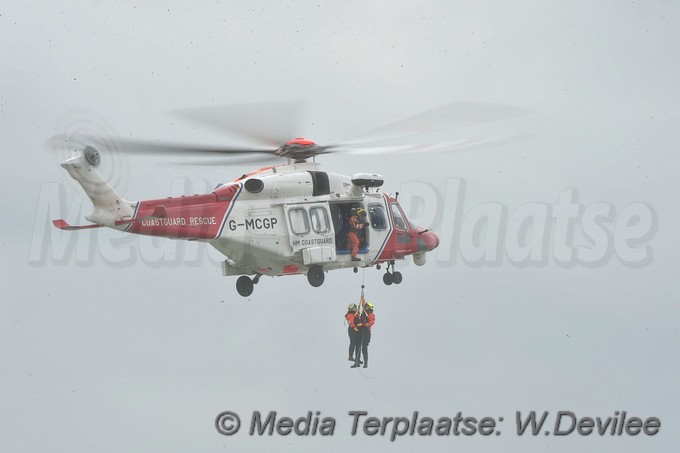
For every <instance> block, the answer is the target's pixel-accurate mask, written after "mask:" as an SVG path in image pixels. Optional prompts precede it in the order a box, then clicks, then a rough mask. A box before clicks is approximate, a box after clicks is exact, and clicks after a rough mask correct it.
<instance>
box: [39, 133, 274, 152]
mask: <svg viewBox="0 0 680 453" xmlns="http://www.w3.org/2000/svg"><path fill="white" fill-rule="evenodd" d="M48 143H49V144H50V145H52V147H53V148H54V149H59V148H62V149H63V148H65V147H66V148H68V147H70V146H72V147H73V149H80V148H82V147H83V146H84V145H92V146H95V147H98V148H100V149H108V150H111V151H120V152H127V153H137V154H151V155H169V154H189V155H194V156H195V155H198V154H204V155H215V154H274V152H275V151H276V148H265V147H244V146H238V147H228V146H222V145H215V146H210V145H194V144H188V143H168V142H161V141H152V140H137V139H110V140H107V139H102V138H99V137H88V136H78V137H66V136H63V135H55V136H54V137H52V138H51V139H50V140H49V141H48Z"/></svg>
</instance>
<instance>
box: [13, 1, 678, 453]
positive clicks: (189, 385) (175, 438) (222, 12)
mask: <svg viewBox="0 0 680 453" xmlns="http://www.w3.org/2000/svg"><path fill="white" fill-rule="evenodd" d="M233 3H236V2H226V3H217V2H213V3H210V4H209V5H204V4H201V3H188V2H186V3H185V2H137V3H133V2H114V3H111V4H108V5H101V4H100V3H98V2H89V1H82V2H43V3H41V2H36V3H27V2H16V1H15V2H9V3H5V4H4V5H3V6H0V54H1V55H2V57H3V58H2V71H1V72H0V82H1V83H0V87H1V88H0V135H1V136H2V137H3V142H4V149H5V153H4V156H5V162H4V165H3V166H2V167H1V169H0V172H1V174H2V184H3V185H2V187H3V189H4V190H3V192H4V197H3V200H4V201H3V203H2V206H3V207H4V212H5V221H4V222H3V223H2V224H1V226H0V232H1V235H2V236H1V237H2V238H1V240H0V247H1V250H2V257H3V259H2V261H1V264H2V288H3V297H2V302H1V303H0V357H2V378H1V379H2V381H1V382H2V385H1V386H0V401H2V406H3V411H0V423H1V424H2V426H3V427H4V429H3V430H2V431H3V434H2V436H1V437H0V446H2V448H1V449H2V450H3V451H45V450H49V451H145V452H146V451H187V450H194V451H196V450H199V451H222V450H224V449H232V450H234V449H235V450H236V451H265V450H274V451H280V450H283V449H287V448H289V447H290V448H291V449H294V450H296V451H319V449H327V450H329V451H339V450H346V449H349V448H351V449H352V450H353V451H369V450H370V451H376V450H378V451H382V450H386V449H388V448H389V449H393V450H395V451H413V450H414V449H425V450H427V451H451V450H452V449H459V450H461V451H463V450H464V451H527V450H533V451H540V450H546V449H548V448H550V450H552V451H574V450H593V451H614V450H616V451H622V452H624V451H642V450H644V451H669V450H670V449H671V446H675V445H677V444H678V441H680V438H679V436H678V429H677V426H678V423H679V422H680V417H679V416H678V415H677V406H678V403H679V402H680V392H679V391H678V388H677V376H678V374H679V372H680V368H679V366H678V364H677V360H675V359H676V358H677V356H678V341H679V340H680V336H679V333H678V331H679V327H678V321H679V320H680V309H679V308H678V296H680V294H679V291H678V285H677V281H676V279H677V255H678V253H679V252H680V250H679V249H680V247H679V241H678V239H677V231H679V227H680V222H679V218H678V214H677V206H678V202H679V201H680V200H679V198H680V197H679V195H678V193H680V192H679V191H678V188H679V187H678V183H677V172H678V169H679V165H678V162H679V161H678V157H677V150H676V148H677V146H676V143H677V142H678V140H679V139H680V133H679V131H678V128H677V120H678V116H679V114H680V112H679V111H678V107H677V106H678V104H679V103H680V90H679V89H678V82H677V81H678V80H680V71H679V68H680V65H679V64H678V61H677V47H678V44H680V39H679V38H680V36H679V34H680V32H679V31H678V30H680V27H679V25H680V17H679V13H680V11H679V7H678V6H677V5H676V4H674V3H670V2H644V3H626V4H623V3H620V2H559V3H545V2H476V3H475V4H474V5H472V4H467V3H464V2H400V3H399V4H397V3H395V2H387V1H373V2H365V3H358V2H356V3H352V4H351V5H349V6H348V5H346V4H342V2H339V3H338V2H290V3H283V2H239V4H233ZM290 99H304V100H306V101H308V108H309V120H308V121H307V122H306V123H305V124H304V125H303V126H304V127H303V130H302V133H304V134H305V136H307V137H308V138H311V139H313V140H315V141H317V142H318V143H321V144H323V143H333V142H335V141H338V140H343V139H347V138H350V137H353V136H355V135H357V134H359V133H361V132H363V131H366V130H370V129H373V128H375V127H379V126H380V125H382V124H385V123H389V122H392V121H396V120H398V119H400V118H404V117H408V116H410V115H413V114H416V113H418V112H421V111H425V110H428V109H431V108H433V107H436V106H439V105H442V104H446V103H449V102H454V101H470V102H473V103H483V102H484V103H495V104H503V105H509V106H513V107H517V108H521V109H524V110H526V111H527V113H526V114H525V115H522V116H519V117H514V118H510V119H506V120H503V121H498V122H490V123H484V124H478V125H474V126H470V127H466V128H459V129H455V130H453V131H451V132H450V133H440V134H437V135H436V136H434V137H431V138H436V139H441V140H447V141H448V140H462V139H485V138H491V137H500V136H504V135H511V134H512V135H514V134H518V135H523V136H526V137H525V138H524V139H523V140H521V141H516V142H508V143H504V144H501V145H499V146H495V147H479V149H477V148H470V149H463V150H460V151H457V152H449V153H446V152H444V151H442V152H439V153H431V154H428V155H426V156H423V155H413V154H410V155H409V154H404V155H396V156H393V157H385V156H360V157H347V156H342V155H329V156H327V157H324V158H323V159H322V160H321V162H322V163H323V165H324V168H325V169H326V170H328V171H334V172H338V173H344V174H351V173H356V172H363V171H370V172H377V173H381V174H383V175H384V176H385V179H386V183H385V187H384V189H385V190H386V191H388V192H394V191H397V190H401V191H402V195H401V199H402V200H403V203H404V205H405V206H406V207H408V208H409V210H410V212H411V213H412V220H413V219H414V218H418V217H419V216H421V215H423V212H425V211H424V210H425V209H426V208H425V207H424V206H422V205H420V206H419V205H418V201H417V200H414V199H413V198H411V195H413V193H414V192H412V193H411V194H409V193H407V192H406V191H403V190H402V187H405V188H409V187H410V188H411V189H412V190H413V191H420V193H426V192H427V191H428V190H429V191H431V192H432V193H435V194H436V196H435V197H434V199H431V200H427V201H428V203H430V204H429V205H428V206H431V203H434V205H435V212H436V216H435V218H434V220H433V223H432V224H431V225H424V226H431V227H433V228H434V229H435V230H436V231H439V232H440V235H441V231H442V229H443V230H445V231H446V227H447V225H446V220H445V219H446V218H447V217H446V212H449V211H448V210H450V209H452V206H453V204H454V200H452V199H451V198H447V197H446V188H447V183H448V184H450V183H451V180H454V181H457V180H462V181H463V186H464V191H463V194H462V199H463V201H464V205H463V206H462V207H461V209H462V215H463V216H464V215H465V214H466V213H469V212H470V211H471V210H472V209H473V208H474V207H476V206H479V205H480V204H482V203H492V204H497V205H500V206H502V207H504V209H505V210H506V211H505V212H506V214H508V215H510V214H512V213H513V212H515V211H516V210H517V209H518V208H520V207H521V206H523V205H526V204H527V203H534V202H540V203H545V204H548V205H550V206H553V205H555V204H556V203H557V200H558V198H559V196H560V194H561V193H562V192H563V191H565V190H567V189H575V190H576V193H577V196H578V203H580V204H581V205H582V207H583V208H584V209H585V208H587V207H588V206H590V205H592V204H594V203H598V202H599V203H607V204H609V205H610V206H611V207H613V212H612V218H611V220H609V221H608V222H605V223H604V225H605V226H606V227H607V229H608V231H609V237H610V238H613V237H615V236H616V232H615V231H614V230H613V228H614V225H615V224H616V220H617V219H618V218H619V216H620V215H621V214H622V213H623V212H624V210H625V209H626V207H628V206H630V205H633V204H635V203H644V204H646V206H648V207H649V208H650V210H651V212H653V214H654V229H653V231H651V232H650V234H649V235H647V238H646V239H645V240H644V241H642V244H637V245H641V246H647V247H649V248H650V250H651V252H652V255H651V258H650V260H648V262H646V263H645V264H644V265H641V266H640V265H638V266H631V265H630V264H627V263H624V262H622V260H620V259H618V258H617V255H616V253H615V251H612V255H611V256H609V257H608V258H606V259H603V260H601V261H600V262H598V263H597V264H596V265H594V266H584V265H582V264H579V263H572V264H567V265H564V264H560V263H558V262H556V260H555V258H554V256H552V252H551V250H552V248H551V247H552V242H550V241H551V240H552V239H553V237H552V236H550V237H549V239H548V244H549V245H548V247H547V249H546V260H545V262H543V263H541V264H538V265H529V266H518V265H516V264H514V263H513V262H512V261H511V260H509V259H508V257H507V256H505V255H503V256H501V259H500V261H499V262H498V263H495V264H494V263H488V262H487V263H481V265H480V264H477V265H473V264H471V263H468V262H466V261H465V259H463V258H464V257H463V256H461V254H460V253H459V251H458V246H459V244H458V240H459V233H456V232H454V233H451V234H449V235H448V236H447V237H442V239H445V240H446V241H448V242H446V243H447V244H448V245H449V246H450V247H451V248H450V250H451V251H452V254H453V256H454V257H455V261H453V260H443V259H441V256H442V255H438V253H439V251H441V249H440V250H439V251H435V253H434V254H431V255H430V256H429V261H428V263H427V265H426V266H424V267H416V266H414V265H413V263H411V262H410V261H409V262H406V263H398V265H397V267H398V269H399V268H401V270H402V271H403V274H404V282H403V284H402V285H400V286H394V285H393V286H390V287H386V286H384V285H383V284H382V278H381V277H382V271H376V270H375V269H370V270H367V271H366V273H365V280H366V286H367V287H366V291H367V295H368V297H369V299H370V300H371V301H372V302H374V303H375V305H376V315H377V324H376V326H375V328H374V329H375V330H374V337H373V341H372V344H371V352H372V358H373V360H372V363H371V367H370V368H369V369H368V370H366V371H360V372H357V371H356V370H350V369H349V362H347V361H346V357H345V356H344V354H345V353H346V346H347V344H346V343H347V335H346V327H345V326H344V325H343V318H342V316H343V314H344V311H345V308H346V305H347V304H348V303H349V302H353V301H356V300H357V298H358V296H359V286H360V285H361V279H362V273H361V272H360V273H359V274H353V273H352V272H351V271H349V270H346V271H336V272H331V273H329V274H327V276H326V283H325V284H324V285H323V286H322V287H321V288H311V287H310V286H309V285H308V284H307V282H306V280H305V279H304V278H303V277H286V278H276V279H268V278H267V279H263V280H262V281H261V283H260V284H259V285H258V286H257V287H256V289H255V293H254V294H253V296H251V297H250V298H249V299H243V298H241V297H240V296H238V295H237V294H236V291H235V288H234V283H235V280H234V279H233V278H225V277H222V276H221V272H220V268H219V265H218V264H217V261H216V260H215V259H208V258H207V257H205V256H204V255H200V254H201V253H206V250H204V249H206V248H207V247H208V246H206V245H202V244H190V245H187V246H186V248H180V249H177V248H176V245H175V243H172V244H171V245H163V244H161V243H160V242H152V239H150V238H137V237H135V238H128V239H125V237H124V236H121V235H120V234H119V233H117V232H114V231H100V232H97V233H91V232H81V233H58V232H56V233H54V232H53V233H52V234H51V236H47V238H48V240H47V241H46V242H45V243H43V242H40V243H38V245H37V250H39V249H40V246H43V245H44V246H45V247H50V248H52V247H53V246H54V245H55V244H56V246H57V247H64V246H65V244H66V245H67V244H68V242H67V241H68V240H69V238H70V237H71V236H69V235H80V238H77V239H75V241H79V242H77V244H78V247H79V248H78V250H85V251H86V250H88V249H89V246H91V247H92V249H93V250H96V253H95V254H94V258H92V259H85V260H79V259H77V258H76V257H75V256H72V257H70V258H69V259H65V260H61V261H65V262H55V260H54V259H51V258H50V256H52V255H47V257H46V258H45V259H43V260H31V256H32V255H31V254H32V253H34V252H35V250H36V244H35V238H36V237H38V238H39V239H42V238H43V236H41V234H36V231H38V232H42V231H50V230H45V225H46V222H47V221H48V220H49V219H52V218H61V217H66V218H67V220H69V221H70V222H74V223H80V222H83V217H82V215H83V214H85V213H87V212H89V211H87V209H89V206H88V204H87V200H86V199H85V195H84V193H83V192H82V190H81V189H80V188H79V187H78V186H77V185H76V184H75V183H74V182H73V181H71V180H70V179H69V178H68V175H67V174H66V173H65V172H64V171H63V170H62V169H61V168H60V167H59V166H58V161H59V158H58V156H54V155H51V154H50V153H49V152H47V151H46V150H45V148H44V146H43V143H44V142H45V140H47V139H48V138H49V137H50V136H52V135H53V134H55V133H61V132H64V131H75V130H92V129H94V130H96V131H98V132H100V133H105V134H111V135H113V134H115V135H119V136H122V137H126V136H134V137H139V138H153V139H156V138H158V139H167V140H185V141H191V142H197V143H212V144H214V143H220V140H225V137H222V136H219V135H217V134H215V133H214V132H211V131H209V130H208V129H202V128H199V127H196V126H194V125H192V124H188V123H182V122H180V121H178V120H177V119H175V118H172V117H171V116H169V115H167V114H166V112H168V111H170V110H175V109H181V108H188V107H194V106H204V105H219V104H232V103H244V102H258V101H271V100H290ZM291 138H292V137H291ZM228 139H229V140H232V141H234V140H235V138H233V137H232V138H228ZM103 159H104V160H103V163H102V172H108V174H110V175H112V178H114V181H115V185H116V187H117V188H119V190H120V191H121V192H122V193H123V195H124V196H126V197H127V198H128V199H131V200H140V199H149V198H156V197H163V196H167V195H169V194H171V193H173V192H174V193H175V194H178V193H182V192H184V191H185V187H184V183H185V181H186V184H187V186H194V187H186V191H187V193H192V192H193V189H194V188H196V190H202V189H205V190H210V189H211V188H212V187H213V186H214V184H216V183H218V182H220V181H225V180H232V179H234V178H235V177H238V176H240V175H241V174H242V173H244V172H245V171H247V170H250V169H252V168H253V166H248V165H241V164H239V165H229V166H225V167H219V168H210V167H177V166H167V165H162V164H163V163H164V162H159V161H158V159H152V158H149V157H136V156H133V157H128V158H121V157H120V156H106V155H104V156H103ZM183 178H188V179H186V180H185V179H183ZM50 183H56V186H55V185H50ZM55 187H57V188H60V190H61V192H59V194H58V195H56V196H55V197H56V198H55V199H57V200H60V201H61V202H62V203H63V211H62V212H45V211H44V210H43V211H41V210H40V207H41V206H45V204H44V203H45V200H46V198H45V197H46V196H47V195H46V191H47V190H52V189H53V188H55ZM73 200H75V202H76V203H79V202H80V201H81V200H82V201H83V202H84V204H83V206H84V209H85V212H83V213H80V215H79V216H77V214H78V213H75V215H74V216H73V217H68V215H69V212H68V206H69V204H70V203H72V202H73ZM41 203H42V204H41ZM76 206H77V204H76ZM418 206H419V207H418ZM71 214H74V213H71ZM459 220H460V221H462V219H459ZM506 223H507V222H506ZM506 228H507V225H506V224H503V225H502V231H505V229H506ZM549 231H550V232H551V234H552V235H554V231H555V230H554V226H550V229H549ZM50 238H51V239H50ZM90 240H91V241H92V242H91V243H89V245H88V241H90ZM51 241H52V242H51ZM83 244H84V245H85V246H84V247H83ZM585 244H588V242H587V241H586V242H585ZM32 247H33V248H32ZM159 247H160V250H165V252H162V253H166V255H165V259H158V256H159V255H158V254H159V253H161V252H158V250H159ZM612 247H613V246H612ZM32 250H33V252H32ZM177 250H180V251H181V253H185V254H187V255H185V256H193V255H192V254H198V255H199V256H204V258H202V259H197V260H193V261H191V260H187V262H177V260H174V259H173V255H172V253H175V252H176V251H177ZM612 250H613V249H612ZM56 253H57V254H58V252H56ZM126 253H129V254H130V256H131V257H132V258H131V259H130V260H129V261H130V262H128V263H125V264H124V265H116V264H112V263H111V261H118V260H124V258H125V256H126ZM210 253H211V256H213V257H214V256H216V255H215V254H214V253H213V252H212V251H211V252H210ZM438 256H439V257H440V259H438V258H437V257H438ZM121 257H122V258H121ZM56 261H58V260H56ZM361 409H365V410H368V411H369V412H370V413H371V415H375V416H378V417H389V416H407V417H408V416H410V415H411V413H412V412H413V411H414V410H418V411H419V412H420V413H421V415H423V416H430V417H435V418H438V417H442V416H454V415H455V413H456V412H458V411H463V413H464V414H465V415H470V416H476V417H478V418H480V417H482V416H493V417H499V416H502V417H504V419H505V421H504V422H503V423H502V424H501V426H500V430H501V431H502V435H501V436H498V437H496V436H491V437H490V438H482V437H481V436H474V437H470V438H464V437H457V438H454V437H448V438H438V437H436V436H433V437H413V438H409V437H403V438H400V439H397V441H395V442H394V443H390V442H389V439H388V438H385V437H379V436H377V437H366V436H363V435H361V436H357V437H354V438H353V437H351V436H350V435H349V428H350V423H349V421H350V419H349V417H348V416H347V411H349V410H361ZM223 410H233V411H235V412H238V413H239V414H240V415H241V416H242V419H243V420H242V421H243V425H244V426H242V428H241V432H240V433H238V434H237V435H235V436H233V437H225V436H221V435H219V434H218V433H217V432H216V430H215V428H214V419H215V416H216V415H217V414H218V413H219V412H221V411H223ZM254 410H261V411H269V410H277V411H279V413H280V414H281V415H287V416H291V417H294V418H297V417H299V416H304V415H306V413H307V411H308V410H312V411H315V410H319V411H321V412H322V416H332V417H335V418H336V420H337V421H338V426H337V428H336V433H335V435H334V436H333V437H331V438H322V437H319V436H316V437H310V438H302V437H296V436H287V437H277V436H274V437H272V438H270V437H269V436H265V437H250V436H248V435H247V425H248V422H249V415H250V414H251V413H252V411H254ZM516 410H521V411H529V410H537V411H543V410H548V411H552V412H555V411H557V410H572V411H575V412H576V413H577V415H579V416H591V417H595V416H600V417H607V416H611V415H613V413H614V411H616V410H625V411H627V412H628V413H629V414H631V415H636V416H639V417H643V418H646V417H649V416H656V417H659V418H660V419H661V421H662V429H661V432H660V433H659V434H658V435H657V436H654V437H643V438H626V437H621V438H619V437H609V436H605V437H601V438H600V437H598V436H594V435H591V436H589V437H581V436H577V435H572V436H568V437H566V438H553V437H552V436H538V437H535V438H534V437H528V436H526V435H525V436H524V437H517V436H516V435H515V432H514V414H515V411H516Z"/></svg>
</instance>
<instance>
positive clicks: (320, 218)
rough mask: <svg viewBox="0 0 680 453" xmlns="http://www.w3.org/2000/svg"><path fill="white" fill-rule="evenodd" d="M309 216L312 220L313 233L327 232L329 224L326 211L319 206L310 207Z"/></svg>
mask: <svg viewBox="0 0 680 453" xmlns="http://www.w3.org/2000/svg"><path fill="white" fill-rule="evenodd" d="M309 216H310V217H311V220H312V229H313V230H314V232H315V233H321V234H324V233H328V232H329V231H330V226H329V222H328V213H326V210H325V209H324V208H321V207H316V208H312V209H310V210H309Z"/></svg>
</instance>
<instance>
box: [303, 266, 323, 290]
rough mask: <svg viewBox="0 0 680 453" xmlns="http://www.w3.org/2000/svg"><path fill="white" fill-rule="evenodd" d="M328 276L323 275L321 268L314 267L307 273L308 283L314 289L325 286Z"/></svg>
mask: <svg viewBox="0 0 680 453" xmlns="http://www.w3.org/2000/svg"><path fill="white" fill-rule="evenodd" d="M325 278H326V276H325V275H324V273H323V268H322V267H321V266H312V267H310V268H309V270H308V271H307V281H308V282H309V284H310V285H312V286H313V287H314V288H318V287H319V286H321V285H323V281H324V279H325Z"/></svg>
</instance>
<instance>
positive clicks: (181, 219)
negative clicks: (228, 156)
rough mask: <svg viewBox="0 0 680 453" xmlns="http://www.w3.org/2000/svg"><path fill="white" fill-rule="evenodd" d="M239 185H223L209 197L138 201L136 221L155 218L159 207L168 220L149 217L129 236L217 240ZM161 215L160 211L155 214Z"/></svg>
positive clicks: (136, 223)
mask: <svg viewBox="0 0 680 453" xmlns="http://www.w3.org/2000/svg"><path fill="white" fill-rule="evenodd" d="M238 188H239V185H238V184H234V185H229V186H221V187H220V188H219V189H217V190H216V191H215V192H213V193H211V194H207V195H192V196H182V197H168V198H162V199H159V200H146V201H140V202H139V208H138V209H137V215H136V218H137V219H144V217H149V216H152V215H153V213H154V211H155V210H156V209H157V208H158V207H159V206H163V207H164V208H165V212H166V214H167V215H166V216H165V217H156V218H147V219H144V220H138V221H136V222H134V223H133V224H132V225H131V226H130V228H129V229H128V230H127V231H128V232H129V233H136V234H144V235H148V236H163V237H170V238H179V239H215V237H217V235H218V234H219V232H220V228H221V226H222V224H223V223H224V221H225V216H226V215H227V212H228V210H229V207H230V206H231V204H232V203H233V202H234V196H235V195H236V193H237V192H238ZM156 212H158V211H156Z"/></svg>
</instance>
